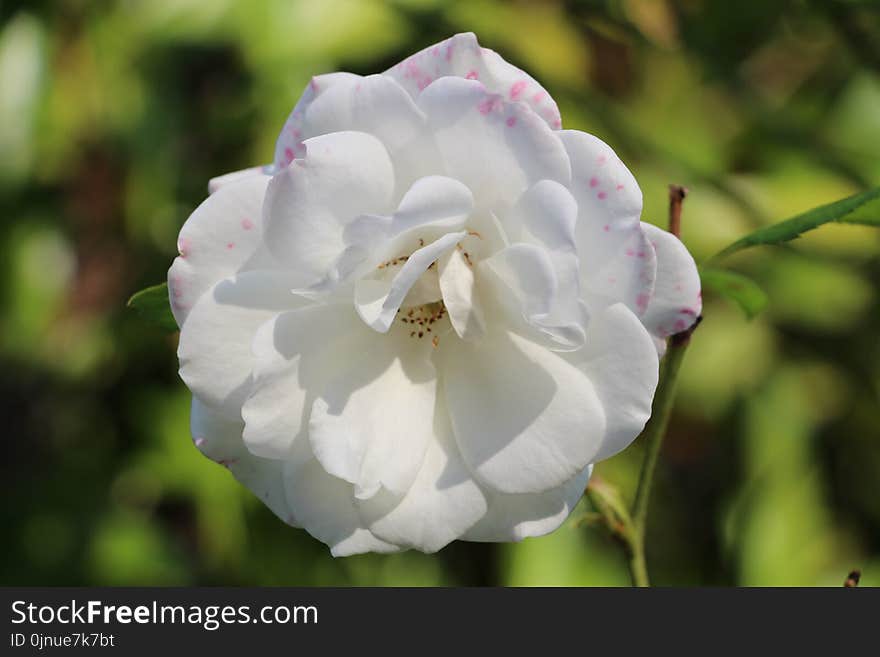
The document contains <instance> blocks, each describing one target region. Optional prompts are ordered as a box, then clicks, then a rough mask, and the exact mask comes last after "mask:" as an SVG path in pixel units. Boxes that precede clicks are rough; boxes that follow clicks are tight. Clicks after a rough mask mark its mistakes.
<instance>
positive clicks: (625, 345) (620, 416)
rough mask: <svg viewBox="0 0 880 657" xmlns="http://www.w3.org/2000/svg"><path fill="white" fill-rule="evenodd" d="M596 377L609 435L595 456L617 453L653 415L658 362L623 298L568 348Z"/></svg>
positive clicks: (572, 358) (571, 357)
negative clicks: (576, 347)
mask: <svg viewBox="0 0 880 657" xmlns="http://www.w3.org/2000/svg"><path fill="white" fill-rule="evenodd" d="M567 356H568V357H569V360H570V361H572V362H575V363H576V364H577V366H578V368H579V369H580V370H581V371H583V372H584V373H585V374H586V375H587V376H588V377H589V379H590V381H592V383H593V386H594V388H595V390H596V394H597V395H598V396H599V400H600V402H601V403H602V408H604V409H605V422H606V425H605V427H606V428H605V437H604V439H603V440H602V446H601V447H600V449H599V451H598V452H597V453H596V454H595V456H594V457H593V462H595V461H600V460H602V459H606V458H608V457H610V456H613V455H614V454H617V453H618V452H620V451H621V450H623V449H624V448H626V447H627V446H629V444H630V443H631V442H632V441H633V440H635V439H636V437H637V436H638V435H639V434H640V433H641V432H642V429H644V428H645V423H646V422H647V421H648V418H649V417H651V402H652V400H653V399H654V391H655V390H656V389H657V379H658V376H659V362H658V358H657V351H656V349H655V348H654V343H653V341H652V339H651V336H650V335H649V334H648V331H647V330H646V329H645V327H644V326H642V323H641V322H640V321H639V318H638V317H636V316H635V315H634V314H633V313H632V311H631V310H629V308H627V307H626V306H624V305H623V304H620V303H618V304H615V305H613V306H609V307H608V308H605V309H604V310H603V311H602V312H600V313H598V314H597V315H595V316H594V317H593V318H592V319H591V320H590V324H589V326H588V327H587V336H586V344H585V346H584V348H583V349H582V350H580V351H578V352H574V353H571V354H567Z"/></svg>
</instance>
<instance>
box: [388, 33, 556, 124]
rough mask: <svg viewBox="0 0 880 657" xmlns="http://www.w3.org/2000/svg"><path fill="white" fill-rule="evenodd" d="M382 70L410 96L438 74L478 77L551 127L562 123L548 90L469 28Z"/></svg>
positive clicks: (441, 75) (497, 92) (442, 75)
mask: <svg viewBox="0 0 880 657" xmlns="http://www.w3.org/2000/svg"><path fill="white" fill-rule="evenodd" d="M385 74H386V75H390V76H392V77H393V78H394V79H396V80H397V81H398V82H400V84H401V85H403V87H404V88H405V89H406V90H407V91H408V92H409V93H410V94H412V95H413V97H417V96H418V95H419V93H421V91H422V90H423V89H424V88H425V87H427V86H428V85H429V84H431V82H433V81H434V80H436V79H437V78H440V77H444V76H453V77H459V78H466V79H470V80H479V81H480V82H482V83H483V84H484V85H486V88H487V89H488V90H489V91H491V92H492V93H495V94H501V95H503V96H505V97H506V98H509V99H510V100H512V101H518V102H523V103H527V104H528V105H529V106H530V107H531V108H532V109H533V110H534V111H535V113H536V114H538V115H539V116H540V117H541V118H542V119H544V121H546V122H547V124H548V125H549V126H550V127H551V128H554V129H557V128H559V127H560V126H561V125H562V122H561V120H560V118H559V109H558V108H557V107H556V102H555V101H554V100H553V98H551V97H550V94H548V93H547V91H546V90H545V89H544V88H543V87H542V86H541V85H540V84H538V83H537V82H536V81H535V80H534V78H532V77H531V76H530V75H529V74H528V73H525V72H524V71H521V70H520V69H518V68H517V67H515V66H513V65H512V64H508V63H507V62H506V61H504V59H503V58H502V57H501V56H500V55H498V54H497V53H496V52H494V51H492V50H489V49H488V48H482V47H481V46H480V44H479V43H477V37H476V36H474V35H473V34H472V33H470V32H467V33H464V34H456V35H455V36H453V37H451V38H449V39H446V40H445V41H441V42H440V43H438V44H435V45H433V46H430V47H428V48H425V49H424V50H422V51H420V52H417V53H416V54H415V55H412V56H411V57H408V58H407V59H405V60H404V61H402V62H401V63H400V64H398V65H397V66H394V67H393V68H391V69H389V70H387V71H386V72H385Z"/></svg>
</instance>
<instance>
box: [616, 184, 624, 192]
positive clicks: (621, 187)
mask: <svg viewBox="0 0 880 657" xmlns="http://www.w3.org/2000/svg"><path fill="white" fill-rule="evenodd" d="M614 189H616V190H617V191H618V192H619V191H621V190H622V189H623V185H618V186H617V187H615V188H614Z"/></svg>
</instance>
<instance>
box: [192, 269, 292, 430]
mask: <svg viewBox="0 0 880 657" xmlns="http://www.w3.org/2000/svg"><path fill="white" fill-rule="evenodd" d="M303 303H304V302H303V300H302V299H299V298H297V297H295V296H294V295H293V294H291V292H290V285H289V282H288V281H287V279H286V277H285V275H284V274H283V273H279V272H270V271H249V272H244V273H242V274H239V275H238V276H236V277H235V278H229V279H226V280H223V281H220V282H219V283H217V284H216V285H215V286H214V287H212V288H211V289H210V290H209V291H208V292H207V293H206V294H204V295H202V297H201V298H200V299H199V301H198V303H196V305H195V307H193V309H192V311H191V312H190V314H189V317H188V318H187V320H186V323H185V324H184V325H183V328H182V329H181V332H180V344H179V346H178V349H177V356H178V358H179V359H180V378H181V379H183V381H184V383H186V385H187V387H188V388H189V389H190V390H191V391H192V392H193V394H194V395H196V396H198V397H200V398H201V399H202V400H203V401H205V402H206V403H207V404H209V405H210V406H213V407H215V408H216V409H217V410H218V411H219V412H221V413H222V414H223V416H224V417H226V418H229V419H231V420H238V419H240V418H241V405H242V403H243V402H244V400H245V399H246V398H247V395H248V394H249V393H250V386H251V371H252V369H253V366H254V357H253V353H252V352H251V341H252V339H253V336H254V334H255V333H256V331H257V328H258V327H259V326H260V325H261V324H262V323H264V322H265V321H267V320H268V319H269V318H271V317H272V316H273V315H277V314H278V313H281V312H284V311H285V310H291V309H292V308H295V307H297V306H298V305H302V304H303Z"/></svg>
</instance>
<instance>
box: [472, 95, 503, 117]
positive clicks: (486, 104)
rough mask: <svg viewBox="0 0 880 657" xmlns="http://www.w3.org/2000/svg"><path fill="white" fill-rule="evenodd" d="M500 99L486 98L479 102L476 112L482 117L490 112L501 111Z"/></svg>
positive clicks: (495, 97)
mask: <svg viewBox="0 0 880 657" xmlns="http://www.w3.org/2000/svg"><path fill="white" fill-rule="evenodd" d="M501 105H502V103H501V98H499V97H498V96H489V97H488V98H486V99H484V100H482V101H480V104H479V105H477V110H478V111H479V112H480V114H482V115H483V116H486V115H487V114H490V113H492V112H497V111H499V110H500V109H501Z"/></svg>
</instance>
